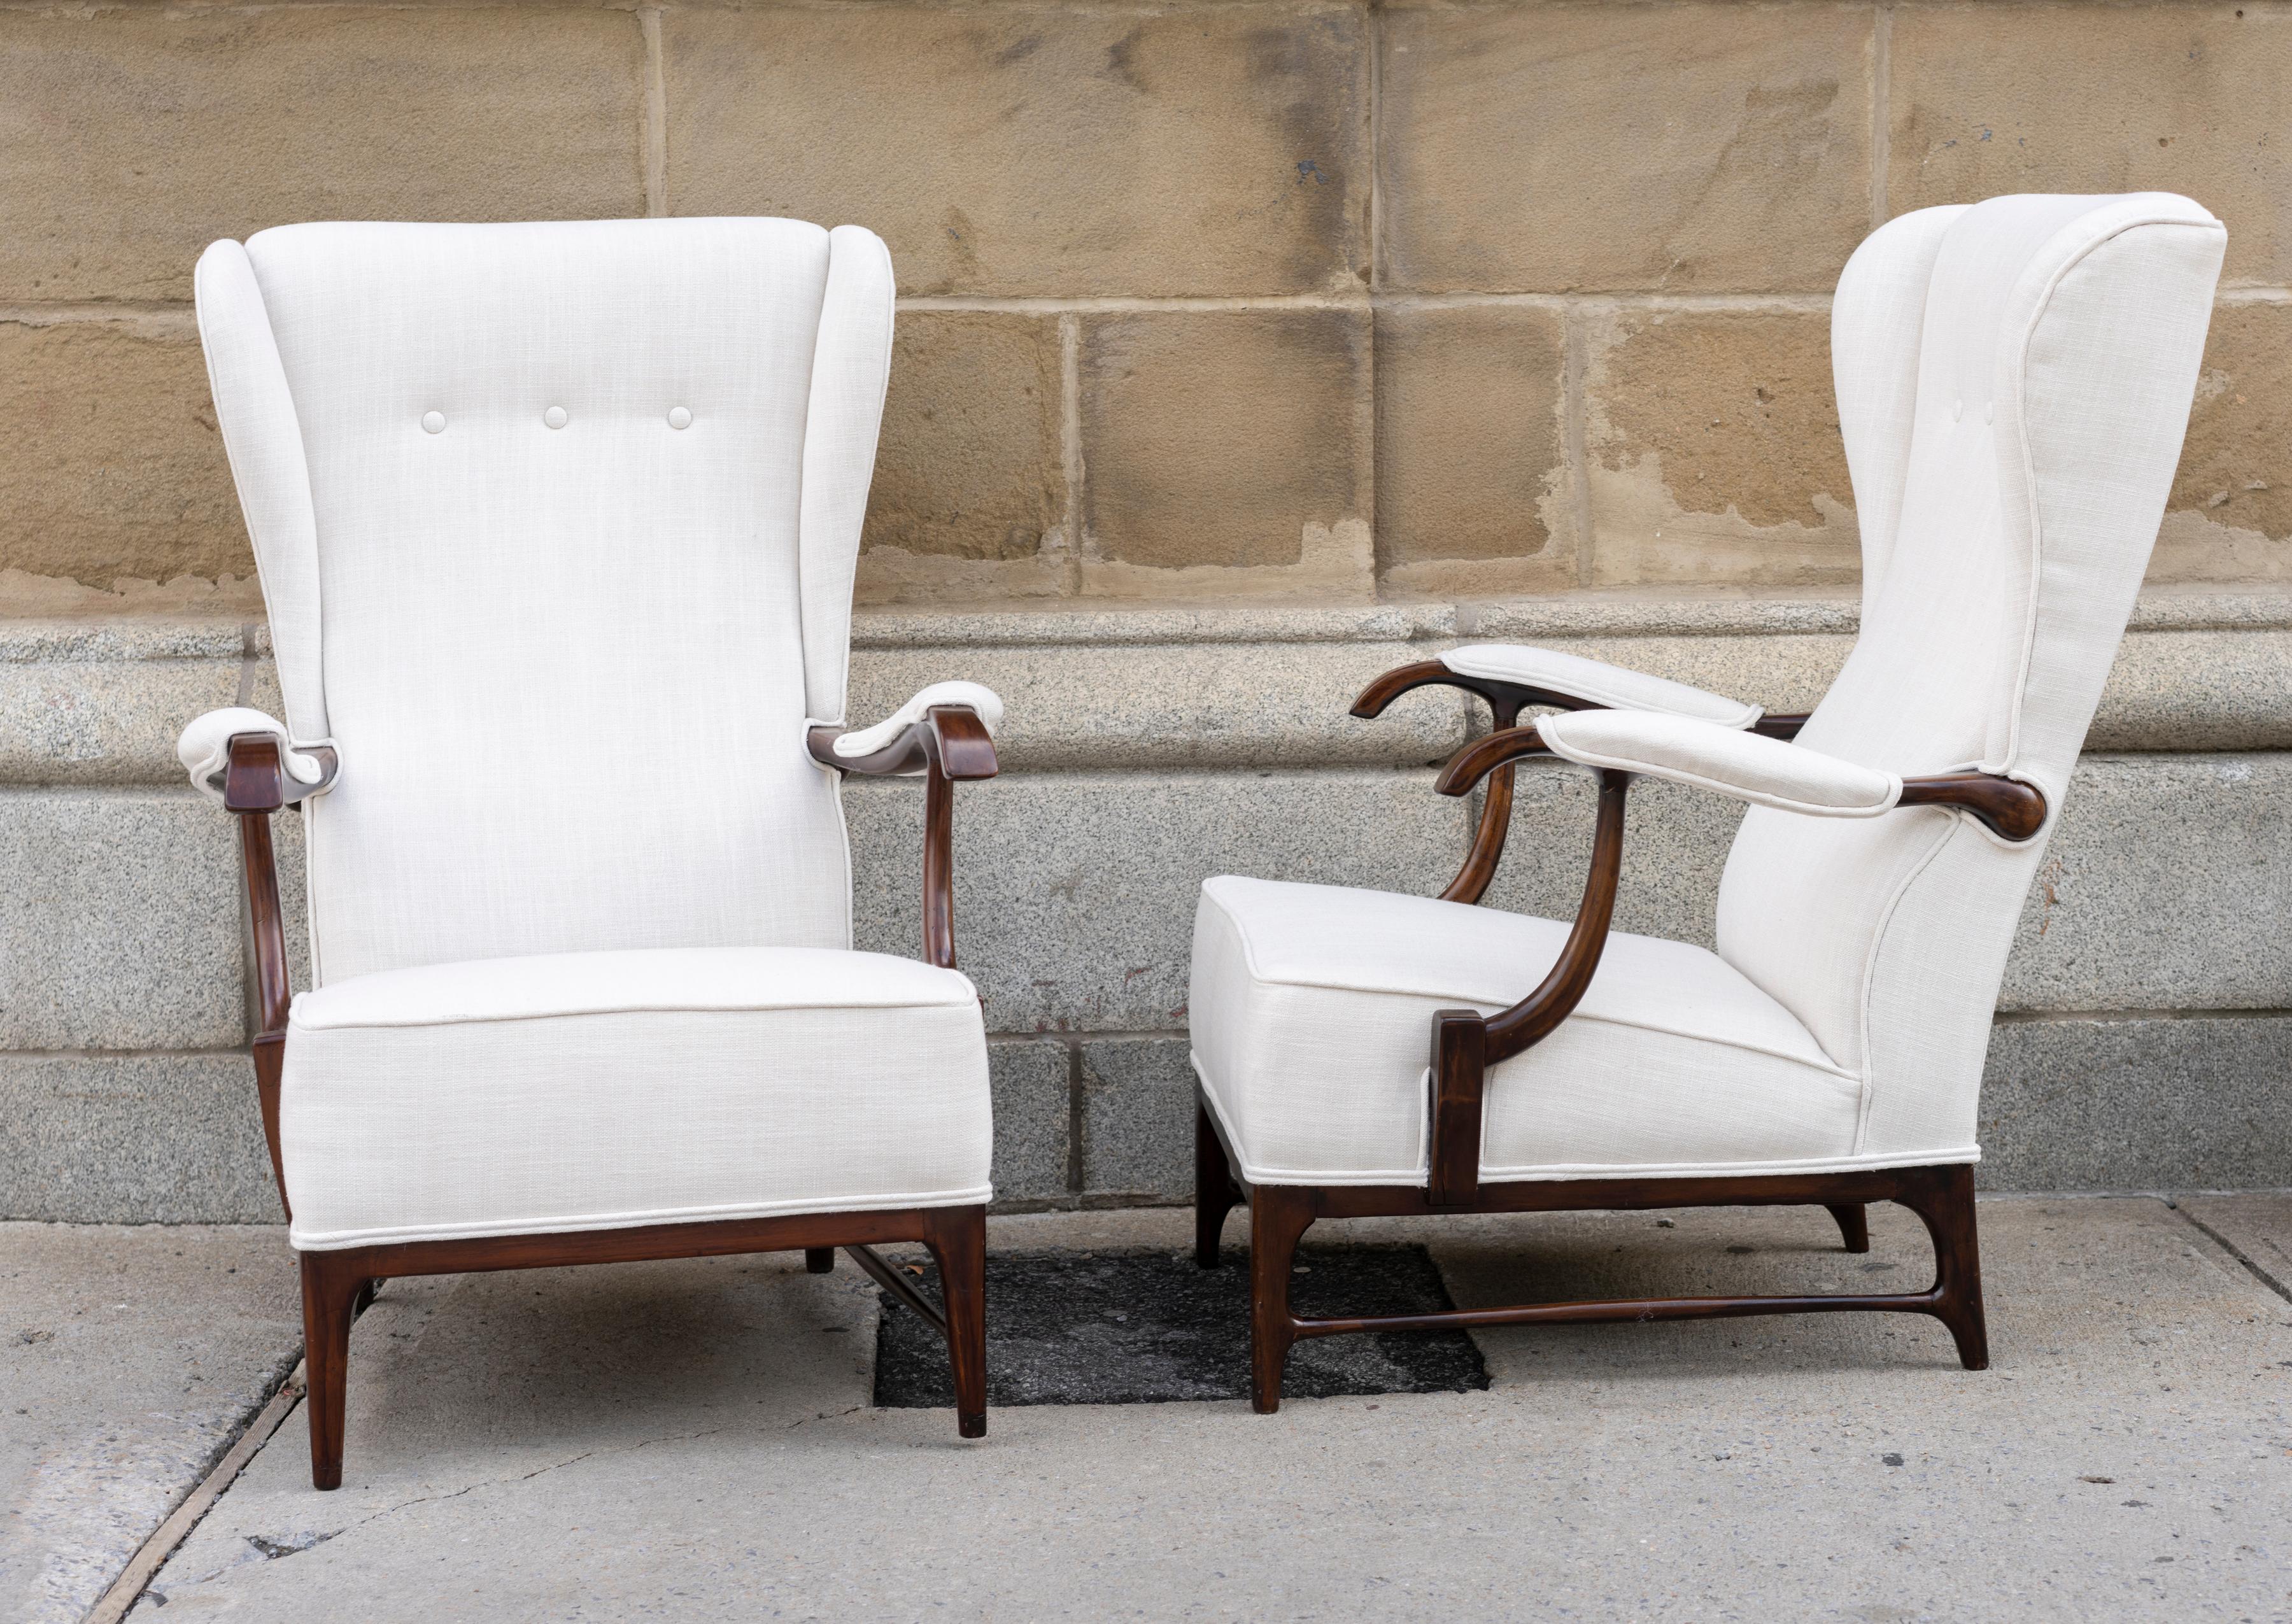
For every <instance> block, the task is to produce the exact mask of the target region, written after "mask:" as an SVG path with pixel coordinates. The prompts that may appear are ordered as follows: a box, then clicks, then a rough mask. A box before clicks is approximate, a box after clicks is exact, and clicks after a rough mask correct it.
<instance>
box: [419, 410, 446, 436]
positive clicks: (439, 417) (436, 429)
mask: <svg viewBox="0 0 2292 1624" xmlns="http://www.w3.org/2000/svg"><path fill="white" fill-rule="evenodd" d="M422 426H423V428H424V430H426V431H428V432H430V433H432V434H442V433H444V432H446V414H445V413H443V412H424V413H423V414H422Z"/></svg>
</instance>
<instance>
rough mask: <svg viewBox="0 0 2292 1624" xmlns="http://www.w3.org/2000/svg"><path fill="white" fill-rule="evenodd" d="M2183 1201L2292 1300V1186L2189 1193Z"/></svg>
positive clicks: (2195, 1218) (2184, 1208) (2192, 1213)
mask: <svg viewBox="0 0 2292 1624" xmlns="http://www.w3.org/2000/svg"><path fill="white" fill-rule="evenodd" d="M2177 1204H2178V1206H2179V1207H2180V1209H2181V1210H2182V1211H2183V1213H2185V1214H2187V1215H2188V1216H2189V1217H2190V1218H2191V1220H2193V1221H2194V1222H2195V1223H2197V1224H2201V1225H2202V1226H2203V1227H2204V1228H2205V1229H2206V1230H2207V1231H2209V1232H2211V1234H2212V1236H2213V1238H2214V1239H2215V1240H2219V1241H2220V1242H2222V1243H2223V1245H2225V1246H2226V1247H2227V1248H2229V1249H2230V1250H2231V1251H2232V1252H2234V1253H2235V1254H2236V1255H2237V1256H2238V1258H2239V1259H2240V1260H2241V1261H2242V1263H2243V1264H2244V1265H2245V1267H2247V1268H2248V1269H2250V1270H2251V1271H2252V1272H2253V1273H2256V1274H2257V1275H2259V1276H2260V1277H2261V1278H2262V1279H2264V1280H2265V1281H2268V1283H2269V1284H2270V1285H2272V1286H2273V1287H2275V1288H2276V1289H2277V1290H2279V1291H2280V1292H2282V1293H2283V1294H2284V1295H2285V1297H2287V1298H2292V1190H2276V1191H2255V1192H2251V1193H2250V1194H2247V1195H2184V1196H2183V1197H2182V1198H2181V1199H2180V1200H2179V1202H2178V1203H2177Z"/></svg>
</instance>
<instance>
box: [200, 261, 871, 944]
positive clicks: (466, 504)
mask: <svg viewBox="0 0 2292 1624" xmlns="http://www.w3.org/2000/svg"><path fill="white" fill-rule="evenodd" d="M198 295H199V300H200V319H201V326H202V331H203V333H204V334H205V335H206V339H207V342H208V343H209V346H210V354H211V355H214V356H216V357H219V358H223V359H220V360H217V361H216V362H215V364H214V367H213V375H214V383H215V387H216V404H217V407H218V408H219V411H220V414H221V416H222V422H223V424H224V427H225V433H226V440H227V443H228V444H229V445H230V448H231V450H232V455H233V457H234V462H235V465H236V466H238V467H239V468H240V471H241V472H240V478H241V480H242V481H243V482H249V483H254V482H257V481H259V482H260V483H261V485H262V489H265V490H271V489H273V488H277V489H282V490H283V489H286V487H289V486H291V485H292V484H293V483H294V481H295V473H296V472H297V469H298V467H299V468H300V469H301V470H303V471H304V474H305V477H304V478H303V481H302V483H303V490H304V496H303V501H306V502H307V504H308V505H309V511H310V516H311V517H310V525H309V526H308V527H306V526H305V525H304V524H303V520H302V513H303V509H302V507H301V505H298V504H297V503H295V502H294V501H290V500H289V499H287V497H286V496H283V495H282V496H278V497H277V499H276V500H275V501H272V500H266V501H265V502H264V503H263V504H262V505H257V504H255V503H252V502H250V504H249V508H248V511H249V514H250V528H251V529H252V532H253V535H254V543H255V549H256V559H257V562H258V564H259V565H260V567H261V569H262V579H263V583H264V590H265V593H266V594H267V602H269V605H270V611H271V618H272V625H273V634H274V636H275V637H276V638H277V639H278V646H279V649H280V652H281V662H280V669H279V675H280V680H281V683H282V685H283V686H284V687H285V689H286V701H287V710H288V719H289V721H290V722H291V723H293V724H294V725H295V729H296V733H295V737H296V739H298V740H303V739H310V738H312V737H316V736H319V735H316V734H313V733H311V731H309V729H310V728H311V726H313V725H315V723H306V722H305V721H304V720H303V718H304V717H305V716H306V715H308V716H311V717H317V718H324V719H326V721H327V723H330V726H331V731H332V734H333V736H334V737H335V738H337V739H340V740H341V741H342V744H343V748H344V751H345V752H346V756H347V758H348V759H349V760H351V761H352V762H354V763H355V767H354V770H349V771H345V772H344V773H343V786H342V788H340V789H339V790H338V791H336V792H335V793H332V794H329V795H327V796H325V797H324V798H323V799H321V800H320V801H319V802H317V803H315V804H313V805H312V807H311V812H310V813H309V818H310V857H309V862H310V885H311V892H310V906H311V926H312V937H313V941H314V951H315V955H316V958H317V962H318V965H319V975H320V977H321V979H322V980H334V979H338V978H341V977H345V976H351V975H362V974H367V973H369V972H372V971H376V970H393V969H400V968H405V967H408V966H415V965H423V964H437V963H443V962H451V961H456V960H461V959H472V958H494V957H514V956H521V955H528V954H536V953H551V952H569V951H582V950H590V949H612V948H651V947H664V948H665V947H730V946H740V945H750V944H759V943H767V944H785V945H788V946H806V947H846V946H849V945H850V942H851V909H850V877H849V860H848V857H847V855H846V852H845V847H844V837H843V819H842V813H841V810H840V807H839V804H838V799H837V792H836V788H835V781H834V779H833V777H832V775H829V774H826V773H822V772H819V770H818V769H817V768H816V767H814V766H813V765H812V764H811V760H810V758H809V756H808V755H807V754H806V752H805V751H804V749H803V742H802V741H803V722H804V720H805V718H806V717H807V716H808V715H811V716H818V717H819V719H820V720H823V721H829V722H833V721H836V720H838V719H840V714H841V713H840V707H841V705H842V702H843V701H842V688H843V676H842V673H843V666H844V661H845V651H846V638H847V633H848V625H849V620H848V617H849V607H848V600H849V596H850V590H851V575H850V572H851V557H850V554H851V553H852V552H853V551H854V550H856V548H857V546H858V542H859V533H858V523H857V520H856V518H855V517H854V513H855V512H856V511H857V510H856V509H855V508H854V505H853V503H854V500H855V498H854V497H853V491H854V490H855V489H856V490H857V492H858V493H859V495H858V497H857V498H856V500H857V501H858V502H859V504H860V505H861V506H864V502H865V491H866V487H867V483H868V471H869V468H870V465H871V462H872V457H873V454H874V444H875V432H876V426H875V425H876V416H877V414H878V411H879V409H880V405H881V399H882V392H883V378H884V368H885V367H886V366H887V364H888V349H887V348H886V347H885V346H886V345H887V343H888V336H887V335H888V332H889V324H890V320H891V303H892V284H891V279H890V271H889V266H888V262H887V261H886V260H885V258H884V252H883V247H882V245H881V244H880V243H879V242H878V241H876V238H874V237H872V236H871V235H869V234H868V233H867V232H865V231H860V230H857V229H856V228H851V229H846V230H842V231H839V232H838V233H835V234H834V235H833V236H831V234H830V233H828V232H827V231H823V230H820V229H819V228H818V227H817V226H811V225H806V224H803V223H802V222H795V221H784V220H643V221H588V222H564V223H555V224H536V225H482V226H475V225H472V226H464V225H362V224H346V225H309V226H288V227H284V228H281V229H279V230H270V231H263V232H260V233H258V234H257V235H256V236H255V237H254V238H252V239H251V240H250V241H249V242H248V243H247V245H246V247H245V248H244V249H241V248H239V247H238V246H237V245H234V244H230V243H223V244H218V245H217V246H215V247H214V248H212V249H210V250H209V251H208V252H207V254H206V256H205V257H204V258H203V259H202V260H201V261H200V271H199V276H198ZM257 324H259V325H260V327H261V328H262V331H260V332H250V331H248V330H247V329H248V328H249V327H251V326H254V325H257ZM272 354H275V356H276V357H277V361H278V375H279V376H283V379H284V383H283V385H279V386H278V387H274V386H273V385H276V384H278V376H274V375H272V374H271V373H270V372H268V371H266V370H263V369H262V368H260V367H258V366H256V365H254V364H253V362H246V363H244V364H242V362H241V361H240V360H230V358H244V357H248V356H252V357H254V358H255V360H261V359H262V357H264V356H267V355H272ZM871 358H872V359H871ZM226 361H229V363H230V364H225V363H226ZM870 368H873V371H872V372H871V371H870ZM550 408H561V409H562V410H563V412H564V414H565V426H563V427H562V428H553V427H551V426H550V425H549V423H548V421H547V420H546V417H545V414H546V413H547V412H548V411H549V410H550ZM674 408H683V409H684V410H685V411H686V412H688V413H689V414H690V421H689V423H688V424H687V426H685V427H683V428H681V429H680V428H677V427H675V426H674V424H672V422H671V420H670V413H671V412H672V410H673V409H674ZM432 413H435V414H437V415H438V416H439V418H440V419H442V424H441V425H440V427H439V429H438V431H437V432H430V431H429V430H428V429H427V428H426V427H425V425H424V421H423V420H424V417H425V416H428V415H430V414H432ZM815 413H818V414H819V416H818V417H817V418H816V417H815ZM281 437H286V438H288V439H292V440H295V449H293V450H289V449H286V448H279V447H278V446H277V445H276V444H275V443H274V442H276V441H277V440H278V439H280V438H281ZM807 469H810V470H811V471H812V472H811V473H810V474H808V473H807V472H806V470H807ZM838 491H840V492H841V493H842V494H841V495H840V496H837V495H836V494H835V493H836V492H838ZM272 508H276V509H277V510H278V512H279V513H282V514H285V515H286V518H282V519H278V520H277V521H273V520H272V519H270V518H269V517H267V516H265V515H268V514H269V513H270V510H271V509H272ZM290 520H291V522H289V521H290ZM808 527H809V528H808ZM312 537H315V539H314V540H313V539H312ZM313 549H315V559H316V564H315V583H316V584H315V586H312V585H311V579H312V571H311V568H309V567H308V565H309V562H310V557H311V554H312V552H313ZM839 558H840V559H841V560H842V562H841V563H840V564H839V563H838V562H837V561H838V559H839ZM274 584H275V590H274ZM815 587H817V588H818V590H817V591H815V590H813V588H815ZM837 592H840V593H842V594H843V597H844V599H845V607H844V608H843V610H840V611H839V610H834V609H832V608H831V607H829V606H828V604H827V600H828V599H829V598H830V597H832V596H833V595H835V593H837ZM304 648H313V649H317V650H319V657H318V658H315V659H311V660H302V659H300V658H296V659H293V660H290V659H288V658H286V655H287V652H288V650H290V649H293V650H302V649H304ZM815 689H816V690H817V691H818V692H819V695H820V696H822V706H823V707H822V708H815V707H814V703H813V699H812V697H811V695H812V691H814V690H815ZM648 762H652V763H669V762H674V763H676V764H678V766H677V768H676V774H677V777H678V780H679V788H678V791H677V793H675V794H673V795H664V794H663V793H661V780H660V773H659V772H658V770H648V767H647V763H648ZM464 775H466V776H464ZM456 780H458V781H460V782H463V783H465V784H467V785H469V786H471V788H472V791H474V789H475V787H476V786H477V785H479V784H482V785H483V786H484V789H483V792H482V793H476V792H469V793H452V792H446V791H441V785H443V784H446V783H448V782H453V781H456Z"/></svg>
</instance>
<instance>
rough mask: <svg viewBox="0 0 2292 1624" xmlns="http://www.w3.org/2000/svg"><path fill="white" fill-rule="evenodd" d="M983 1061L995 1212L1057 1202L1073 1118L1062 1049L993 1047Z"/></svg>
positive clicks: (1037, 1043)
mask: <svg viewBox="0 0 2292 1624" xmlns="http://www.w3.org/2000/svg"><path fill="white" fill-rule="evenodd" d="M987 1060H988V1070H989V1076H990V1079H991V1081H992V1083H993V1086H994V1090H995V1171H994V1178H995V1205H996V1208H997V1210H1009V1209H1011V1208H1029V1207H1039V1206H1042V1205H1044V1204H1045V1203H1047V1202H1055V1201H1059V1200H1063V1199H1064V1198H1065V1197H1066V1194H1067V1164H1068V1162H1069V1148H1068V1147H1069V1138H1070V1136H1071V1128H1072V1124H1073V1118H1074V1091H1073V1089H1072V1087H1070V1079H1069V1075H1068V1073H1069V1065H1068V1057H1067V1046H1066V1045H1064V1044H1062V1043H1057V1042H1053V1041H1049V1040H1046V1039H1040V1038H1034V1039H1022V1040H1020V1041H1017V1042H1008V1043H993V1044H989V1046H988V1048H987Z"/></svg>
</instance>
